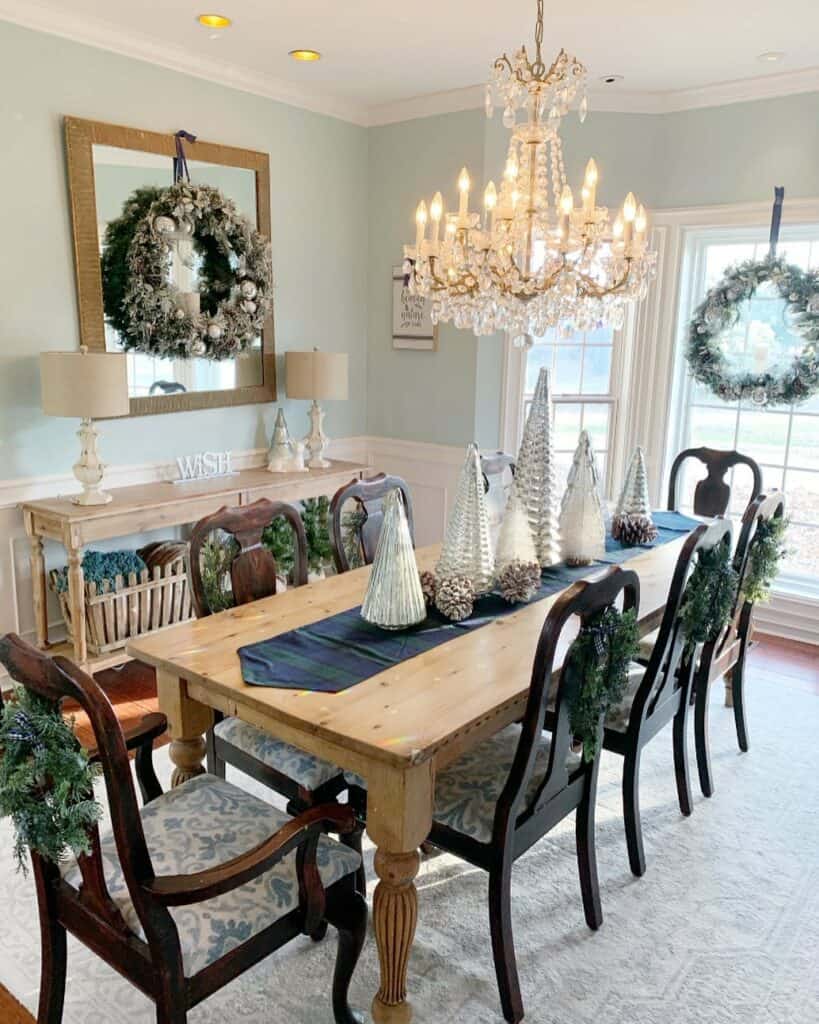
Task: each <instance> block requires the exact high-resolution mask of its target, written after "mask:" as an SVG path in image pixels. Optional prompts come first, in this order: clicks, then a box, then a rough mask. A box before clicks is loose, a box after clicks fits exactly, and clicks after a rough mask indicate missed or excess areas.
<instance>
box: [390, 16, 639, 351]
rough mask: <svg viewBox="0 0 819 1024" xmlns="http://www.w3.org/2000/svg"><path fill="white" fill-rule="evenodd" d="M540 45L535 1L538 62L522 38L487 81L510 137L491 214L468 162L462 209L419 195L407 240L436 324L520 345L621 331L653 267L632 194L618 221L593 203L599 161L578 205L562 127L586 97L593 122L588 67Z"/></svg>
mask: <svg viewBox="0 0 819 1024" xmlns="http://www.w3.org/2000/svg"><path fill="white" fill-rule="evenodd" d="M542 43H543V0H537V25H536V28H535V47H536V49H535V58H534V60H530V59H529V56H528V54H527V52H526V47H525V46H522V47H521V48H520V50H519V51H518V52H517V53H516V54H515V55H514V57H512V58H510V57H508V56H507V55H506V54H505V53H504V54H503V56H501V57H498V59H497V60H496V61H495V63H494V64H493V66H492V71H491V75H490V79H489V82H488V83H487V86H486V114H487V116H488V117H492V116H493V113H494V110H495V107H496V105H497V106H501V107H502V108H503V123H504V125H505V126H506V127H507V128H510V129H511V130H512V137H511V139H510V142H509V149H508V153H507V157H506V166H505V168H504V171H503V178H502V181H501V184H500V186H499V187H498V186H497V185H496V184H495V182H493V181H490V182H489V183H488V184H487V186H486V188H485V190H484V194H483V214H481V213H478V212H475V211H471V210H470V209H469V193H470V191H471V189H472V181H471V179H470V177H469V172H468V171H467V169H466V167H464V168H463V170H462V171H461V173H460V175H459V177H458V192H459V202H458V209H457V212H455V211H454V210H453V211H451V212H447V211H445V209H444V201H443V197H442V195H441V193H440V192H436V193H435V195H434V197H433V198H432V201H431V202H430V204H429V206H427V203H426V202H425V201H423V200H422V201H421V202H420V203H419V204H418V208H417V210H416V213H415V223H416V237H415V245H414V246H405V247H404V257H405V264H404V272H405V276H406V280H407V286H408V287H409V289H410V291H411V292H412V293H413V294H417V295H421V296H423V297H424V298H428V299H429V300H431V304H432V308H431V313H432V319H433V322H435V323H438V322H439V321H443V322H449V323H453V324H454V325H455V326H456V327H461V328H471V329H472V331H474V333H475V334H477V335H484V334H492V333H494V332H495V331H499V330H506V331H509V332H510V333H511V334H512V336H513V337H514V338H516V339H520V342H519V343H521V344H525V343H527V342H529V343H530V339H528V337H527V336H529V335H536V336H539V335H543V334H544V333H545V332H546V330H547V329H548V328H549V327H554V326H558V325H559V326H560V328H561V329H564V330H572V329H574V330H581V331H582V330H593V329H594V328H596V327H597V326H599V325H602V324H608V325H610V326H612V327H614V328H615V329H616V328H619V327H621V326H622V324H623V319H624V313H625V305H626V304H627V303H629V302H633V301H635V300H639V299H642V298H644V297H645V294H646V290H647V288H648V282H649V280H650V279H651V278H652V277H653V275H654V273H655V269H656V254H655V253H653V252H649V251H648V249H647V246H646V230H647V218H646V211H645V208H644V207H643V206H642V204H640V203H639V202H638V200H637V199H636V198H635V196H634V194H633V193H631V192H629V194H628V195H627V196H626V198H625V200H624V202H623V205H622V208H621V209H620V211H619V212H618V213H617V214H616V216H615V218H614V220H613V221H612V220H611V218H610V216H609V211H608V210H607V209H606V208H605V207H603V206H598V205H597V183H598V170H597V164H596V163H595V162H594V160H593V159H592V160H589V162H588V164H587V165H586V173H585V177H584V181H583V185H582V188H581V190H580V194H579V196H578V197H577V201H576V197H575V195H574V194H573V193H572V190H571V188H570V186H569V184H568V182H567V181H566V171H565V168H564V166H563V150H562V146H561V140H560V134H559V130H560V123H561V120H562V118H563V117H564V116H565V115H566V114H567V113H568V111H569V107H570V105H571V104H572V103H573V101H574V100H575V99H576V98H577V96H578V94H579V96H580V101H579V107H578V114H579V117H580V121H581V123H582V122H583V121H585V119H586V113H587V111H588V98H587V96H586V68H585V67H584V66H583V64H581V63H580V62H579V61H578V60H577V59H576V58H575V57H572V56H570V55H569V54H567V53H566V52H565V50H561V51H560V53H559V54H558V55H557V57H556V58H555V60H554V62H553V63H552V65H551V66H550V67H547V66H546V65H545V64H544V62H543V58H542ZM521 111H522V112H523V119H521V120H518V114H519V112H521ZM428 226H429V231H427V227H428Z"/></svg>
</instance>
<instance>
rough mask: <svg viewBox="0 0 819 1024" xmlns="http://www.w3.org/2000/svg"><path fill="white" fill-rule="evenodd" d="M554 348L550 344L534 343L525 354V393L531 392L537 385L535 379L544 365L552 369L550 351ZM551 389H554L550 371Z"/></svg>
mask: <svg viewBox="0 0 819 1024" xmlns="http://www.w3.org/2000/svg"><path fill="white" fill-rule="evenodd" d="M553 352H554V349H553V348H552V346H551V345H534V346H533V347H532V348H530V349H529V353H528V355H527V356H526V393H527V394H532V392H533V391H534V390H535V387H536V386H537V379H538V377H539V376H540V371H541V369H542V368H543V367H544V366H545V367H546V368H547V369H549V370H553V363H552V353H553ZM552 390H554V372H553V373H552Z"/></svg>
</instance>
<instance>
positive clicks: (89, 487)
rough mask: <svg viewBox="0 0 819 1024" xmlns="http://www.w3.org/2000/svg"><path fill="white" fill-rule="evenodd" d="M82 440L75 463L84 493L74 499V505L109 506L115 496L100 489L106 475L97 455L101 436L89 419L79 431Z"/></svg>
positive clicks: (75, 470)
mask: <svg viewBox="0 0 819 1024" xmlns="http://www.w3.org/2000/svg"><path fill="white" fill-rule="evenodd" d="M77 437H78V438H79V439H80V457H79V460H78V461H77V462H75V463H74V467H73V468H74V476H75V477H76V478H77V479H78V480H79V482H80V483H81V484H82V493H81V494H76V495H74V497H72V499H71V502H72V504H74V505H107V504H108V503H109V502H110V501H113V495H112V494H108V493H107V492H106V491H103V490H102V489H101V488H100V484H101V483H102V478H103V476H104V474H105V466H104V465H103V463H102V462H100V459H99V456H98V454H97V438H98V437H99V434H98V433H97V431H96V429H95V428H94V424H93V423H92V422H91V420H89V419H84V420H83V421H82V423H81V424H80V429H79V430H78V431H77Z"/></svg>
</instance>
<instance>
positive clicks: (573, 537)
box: [560, 430, 606, 565]
mask: <svg viewBox="0 0 819 1024" xmlns="http://www.w3.org/2000/svg"><path fill="white" fill-rule="evenodd" d="M560 533H561V536H562V538H563V557H564V559H565V560H566V562H567V563H568V564H569V565H590V564H591V563H592V562H593V561H594V560H595V559H597V558H600V557H602V556H603V555H604V554H605V552H606V524H605V521H604V519H603V508H602V504H601V501H600V489H599V481H598V479H597V470H596V468H595V461H594V450H593V449H592V445H591V440H590V438H589V435H588V433H587V431H585V430H581V431H580V438H579V439H578V442H577V448H576V449H575V453H574V458H573V460H572V466H571V469H570V470H569V477H568V481H567V484H566V493H565V494H564V495H563V503H562V505H561V508H560Z"/></svg>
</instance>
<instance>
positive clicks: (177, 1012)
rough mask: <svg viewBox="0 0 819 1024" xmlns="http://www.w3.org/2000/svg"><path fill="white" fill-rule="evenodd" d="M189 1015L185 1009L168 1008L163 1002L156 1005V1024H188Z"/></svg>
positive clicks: (159, 1001)
mask: <svg viewBox="0 0 819 1024" xmlns="http://www.w3.org/2000/svg"><path fill="white" fill-rule="evenodd" d="M187 1020H188V1014H187V1012H186V1010H185V1009H184V1007H180V1006H166V1005H164V1004H163V1003H162V1001H161V1000H157V1004H156V1024H187Z"/></svg>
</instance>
